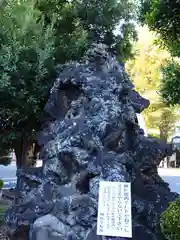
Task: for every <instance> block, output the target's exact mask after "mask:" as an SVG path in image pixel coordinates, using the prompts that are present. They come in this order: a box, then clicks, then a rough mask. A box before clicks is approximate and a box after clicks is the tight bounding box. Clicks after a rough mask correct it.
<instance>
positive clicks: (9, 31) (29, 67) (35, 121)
mask: <svg viewBox="0 0 180 240" xmlns="http://www.w3.org/2000/svg"><path fill="white" fill-rule="evenodd" d="M37 20H38V21H37ZM0 24H1V28H0V73H1V74H0V116H1V119H0V126H1V128H0V139H1V140H0V144H1V149H2V150H6V149H7V150H9V149H12V148H14V149H15V152H16V157H17V165H18V166H20V165H21V164H22V160H23V158H24V154H25V152H26V151H27V147H28V146H29V144H30V142H31V141H32V135H33V131H35V130H36V129H37V128H38V127H39V126H40V119H41V111H42V107H43V106H44V103H45V101H46V97H47V94H48V91H49V87H50V84H51V83H49V80H48V73H49V71H50V69H51V67H52V64H53V55H54V39H53V36H54V33H53V26H52V25H51V24H50V25H47V26H45V25H44V21H43V19H42V18H40V12H39V11H37V10H36V9H35V5H34V3H33V1H32V0H28V1H26V0H23V1H19V3H18V1H16V0H12V1H9V2H8V3H6V4H4V6H1V8H0Z"/></svg>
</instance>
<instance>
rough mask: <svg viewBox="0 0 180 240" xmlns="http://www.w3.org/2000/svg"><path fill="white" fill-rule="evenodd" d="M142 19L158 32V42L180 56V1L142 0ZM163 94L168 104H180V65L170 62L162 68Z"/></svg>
mask: <svg viewBox="0 0 180 240" xmlns="http://www.w3.org/2000/svg"><path fill="white" fill-rule="evenodd" d="M141 3H142V4H141V8H140V15H139V17H140V21H141V22H142V23H143V24H147V25H148V27H149V28H150V30H153V31H155V32H156V33H157V34H158V39H157V41H156V42H157V44H159V45H160V46H161V47H164V48H167V49H168V50H169V51H170V53H171V55H172V56H173V57H180V14H179V9H180V1H172V0H164V1H160V0H141ZM162 73H163V77H162V84H161V95H162V97H163V98H164V101H165V102H166V103H167V104H172V105H175V104H179V99H180V84H179V74H180V67H179V64H178V63H176V62H173V61H172V62H168V63H167V64H166V66H165V67H164V68H163V69H162Z"/></svg>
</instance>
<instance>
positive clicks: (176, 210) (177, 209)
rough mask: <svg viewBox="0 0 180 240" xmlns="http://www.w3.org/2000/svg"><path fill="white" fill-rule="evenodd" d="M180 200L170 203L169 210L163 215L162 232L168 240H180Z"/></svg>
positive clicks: (161, 220)
mask: <svg viewBox="0 0 180 240" xmlns="http://www.w3.org/2000/svg"><path fill="white" fill-rule="evenodd" d="M179 222H180V198H178V199H177V200H176V201H175V202H173V203H170V204H169V207H168V208H167V210H166V211H165V212H164V213H163V214H162V215H161V219H160V226H161V231H162V232H163V234H164V236H165V237H166V239H167V240H172V239H173V240H180V226H179Z"/></svg>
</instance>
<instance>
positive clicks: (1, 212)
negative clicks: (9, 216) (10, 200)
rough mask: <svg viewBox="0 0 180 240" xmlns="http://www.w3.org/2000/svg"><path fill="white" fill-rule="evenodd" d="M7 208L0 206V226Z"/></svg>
mask: <svg viewBox="0 0 180 240" xmlns="http://www.w3.org/2000/svg"><path fill="white" fill-rule="evenodd" d="M8 208H9V206H7V205H1V204H0V224H1V223H3V221H4V216H5V213H6V211H7V210H8Z"/></svg>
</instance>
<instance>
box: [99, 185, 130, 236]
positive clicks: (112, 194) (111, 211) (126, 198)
mask: <svg viewBox="0 0 180 240" xmlns="http://www.w3.org/2000/svg"><path fill="white" fill-rule="evenodd" d="M97 235H103V236H112V237H127V238H132V218H131V184H130V183H126V182H108V181H100V185H99V201H98V222H97Z"/></svg>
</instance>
